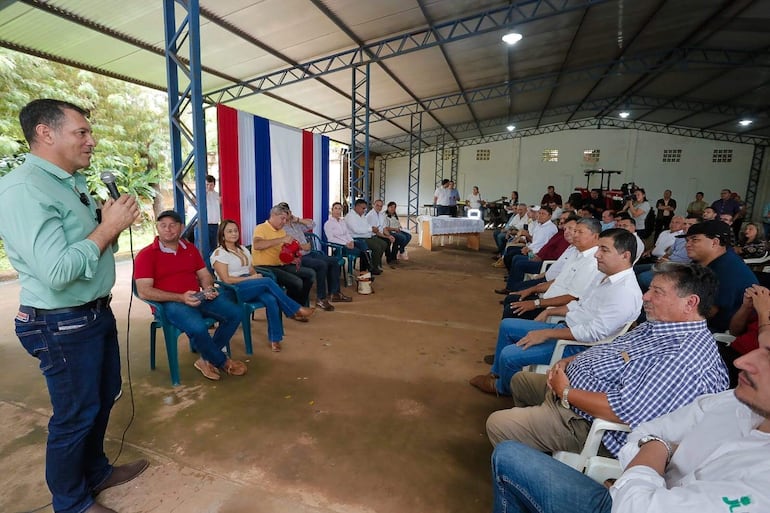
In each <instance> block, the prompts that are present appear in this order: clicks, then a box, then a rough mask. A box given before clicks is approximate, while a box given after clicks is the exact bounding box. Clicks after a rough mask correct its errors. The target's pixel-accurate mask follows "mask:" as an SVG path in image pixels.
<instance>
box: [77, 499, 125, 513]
mask: <svg viewBox="0 0 770 513" xmlns="http://www.w3.org/2000/svg"><path fill="white" fill-rule="evenodd" d="M83 513H118V512H117V511H115V510H114V509H110V508H108V507H107V506H103V505H101V504H99V503H98V502H94V503H93V504H91V505H90V506H89V507H88V509H86V510H85V511H84V512H83Z"/></svg>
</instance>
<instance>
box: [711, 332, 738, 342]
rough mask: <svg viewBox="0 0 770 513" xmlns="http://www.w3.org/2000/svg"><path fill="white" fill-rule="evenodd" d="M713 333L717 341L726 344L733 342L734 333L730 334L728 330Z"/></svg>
mask: <svg viewBox="0 0 770 513" xmlns="http://www.w3.org/2000/svg"><path fill="white" fill-rule="evenodd" d="M713 335H714V338H715V339H716V341H717V342H720V343H722V344H724V345H726V346H729V345H730V344H732V343H733V340H735V335H731V334H730V332H729V331H726V332H724V333H714V334H713Z"/></svg>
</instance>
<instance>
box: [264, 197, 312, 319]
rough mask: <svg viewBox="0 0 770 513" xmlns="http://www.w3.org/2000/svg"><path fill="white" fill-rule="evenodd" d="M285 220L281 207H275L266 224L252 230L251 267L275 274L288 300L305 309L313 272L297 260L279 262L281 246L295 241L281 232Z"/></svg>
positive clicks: (271, 210)
mask: <svg viewBox="0 0 770 513" xmlns="http://www.w3.org/2000/svg"><path fill="white" fill-rule="evenodd" d="M287 219H288V216H287V215H286V210H285V209H284V208H283V207H280V206H278V205H276V206H274V207H273V208H271V209H270V217H269V218H268V220H267V221H265V222H264V223H262V224H258V225H257V226H255V227H254V239H253V242H252V245H251V259H252V262H253V263H254V265H256V266H261V267H267V268H269V269H270V270H271V271H272V272H273V274H275V278H276V279H277V280H278V284H279V285H281V286H282V287H286V294H288V296H289V297H290V298H292V299H293V300H294V301H296V302H297V303H299V304H301V305H307V304H309V298H310V289H311V288H312V287H313V281H314V280H315V271H313V270H312V269H308V268H307V267H302V266H301V265H300V263H299V257H296V258H295V261H292V262H291V263H285V262H283V261H282V260H281V250H282V249H283V246H284V245H285V244H289V243H291V242H292V241H293V240H294V237H292V236H291V235H287V234H286V231H285V230H284V229H283V227H284V226H285V225H286V221H287Z"/></svg>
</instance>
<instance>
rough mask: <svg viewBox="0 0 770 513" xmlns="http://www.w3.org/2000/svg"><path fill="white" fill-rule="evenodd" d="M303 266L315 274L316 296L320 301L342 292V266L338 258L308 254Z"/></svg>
mask: <svg viewBox="0 0 770 513" xmlns="http://www.w3.org/2000/svg"><path fill="white" fill-rule="evenodd" d="M302 266H303V267H307V268H308V269H312V270H313V271H314V272H315V281H316V296H317V297H318V299H319V300H320V299H326V296H327V295H329V294H337V293H338V292H339V291H340V264H339V262H338V261H337V257H332V256H328V255H323V254H319V253H308V254H307V255H305V256H303V257H302Z"/></svg>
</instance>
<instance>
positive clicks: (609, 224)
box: [602, 209, 615, 231]
mask: <svg viewBox="0 0 770 513" xmlns="http://www.w3.org/2000/svg"><path fill="white" fill-rule="evenodd" d="M610 228H615V211H614V210H610V209H607V210H603V211H602V231H604V230H609V229H610Z"/></svg>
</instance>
